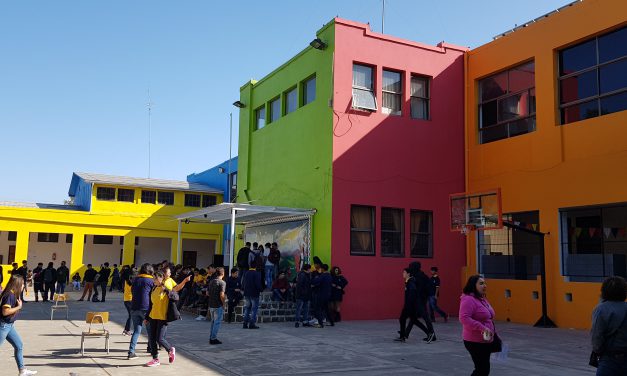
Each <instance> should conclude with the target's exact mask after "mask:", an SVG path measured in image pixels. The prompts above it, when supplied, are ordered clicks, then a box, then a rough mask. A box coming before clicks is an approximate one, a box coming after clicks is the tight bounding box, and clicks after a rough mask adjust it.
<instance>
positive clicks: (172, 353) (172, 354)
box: [168, 347, 176, 363]
mask: <svg viewBox="0 0 627 376" xmlns="http://www.w3.org/2000/svg"><path fill="white" fill-rule="evenodd" d="M174 359H176V349H175V348H174V347H172V348H171V349H170V351H169V352H168V361H169V362H170V363H174Z"/></svg>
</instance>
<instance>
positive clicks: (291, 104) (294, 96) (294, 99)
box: [285, 89, 298, 114]
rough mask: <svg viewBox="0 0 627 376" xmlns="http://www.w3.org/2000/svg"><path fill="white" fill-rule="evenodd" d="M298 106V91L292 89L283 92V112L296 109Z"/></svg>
mask: <svg viewBox="0 0 627 376" xmlns="http://www.w3.org/2000/svg"><path fill="white" fill-rule="evenodd" d="M297 108H298V92H297V91H296V89H292V90H290V91H288V92H287V93H286V94H285V114H289V113H290V112H294V111H296V109H297Z"/></svg>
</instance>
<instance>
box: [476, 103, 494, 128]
mask: <svg viewBox="0 0 627 376" xmlns="http://www.w3.org/2000/svg"><path fill="white" fill-rule="evenodd" d="M496 114H497V102H496V101H492V102H487V103H483V104H482V105H481V106H479V128H484V127H488V126H490V125H493V124H496V122H497V116H496Z"/></svg>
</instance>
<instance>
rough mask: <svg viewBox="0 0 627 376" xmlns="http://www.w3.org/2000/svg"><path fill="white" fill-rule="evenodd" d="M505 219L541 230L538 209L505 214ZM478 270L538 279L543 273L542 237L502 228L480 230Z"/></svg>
mask: <svg viewBox="0 0 627 376" xmlns="http://www.w3.org/2000/svg"><path fill="white" fill-rule="evenodd" d="M503 220H505V221H508V222H511V223H513V224H515V225H518V226H521V227H525V228H528V229H530V230H538V229H539V224H540V213H539V212H538V211H530V212H522V213H511V214H504V215H503ZM477 233H478V239H479V243H478V247H479V272H480V273H481V274H483V275H485V276H486V278H496V279H521V280H536V278H537V276H538V274H540V262H541V260H540V257H541V254H542V250H541V242H542V241H543V239H542V237H541V236H538V235H534V234H530V233H528V232H524V231H520V230H514V229H511V228H508V227H503V228H502V229H498V230H485V231H478V232H477Z"/></svg>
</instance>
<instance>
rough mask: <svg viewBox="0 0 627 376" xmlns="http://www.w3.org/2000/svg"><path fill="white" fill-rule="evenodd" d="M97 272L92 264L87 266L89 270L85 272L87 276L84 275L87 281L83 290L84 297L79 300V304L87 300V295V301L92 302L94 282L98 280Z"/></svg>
mask: <svg viewBox="0 0 627 376" xmlns="http://www.w3.org/2000/svg"><path fill="white" fill-rule="evenodd" d="M96 274H98V273H97V272H96V270H95V269H94V268H93V267H92V265H91V264H87V270H85V275H83V279H84V280H85V288H84V289H83V295H81V298H80V299H78V301H79V302H82V301H83V299H85V295H87V301H91V294H92V292H93V289H94V281H95V279H96Z"/></svg>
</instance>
